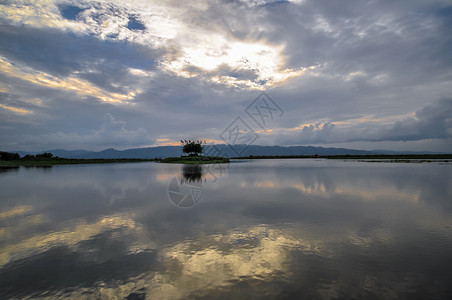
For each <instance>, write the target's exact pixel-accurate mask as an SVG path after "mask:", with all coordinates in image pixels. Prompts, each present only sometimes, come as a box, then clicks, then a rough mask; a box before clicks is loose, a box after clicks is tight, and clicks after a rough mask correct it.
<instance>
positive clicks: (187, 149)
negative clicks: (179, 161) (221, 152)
mask: <svg viewBox="0 0 452 300" xmlns="http://www.w3.org/2000/svg"><path fill="white" fill-rule="evenodd" d="M180 143H181V144H182V152H184V153H187V154H188V155H189V156H198V155H199V154H201V153H203V152H204V148H203V147H202V143H203V141H191V140H188V141H187V140H184V141H182V140H181V141H180ZM204 144H206V142H205V141H204Z"/></svg>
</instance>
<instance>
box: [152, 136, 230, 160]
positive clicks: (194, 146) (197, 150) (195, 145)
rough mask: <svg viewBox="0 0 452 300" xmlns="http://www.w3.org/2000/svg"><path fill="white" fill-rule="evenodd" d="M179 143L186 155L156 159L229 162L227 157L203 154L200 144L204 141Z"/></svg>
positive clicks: (182, 141)
mask: <svg viewBox="0 0 452 300" xmlns="http://www.w3.org/2000/svg"><path fill="white" fill-rule="evenodd" d="M180 143H181V145H182V152H183V153H185V154H187V155H185V156H181V157H167V158H164V159H160V160H158V161H159V162H162V163H171V164H223V163H228V162H229V158H227V157H220V156H203V155H202V154H203V153H204V147H203V146H202V144H203V143H204V144H207V142H206V141H201V140H196V141H192V140H181V141H180Z"/></svg>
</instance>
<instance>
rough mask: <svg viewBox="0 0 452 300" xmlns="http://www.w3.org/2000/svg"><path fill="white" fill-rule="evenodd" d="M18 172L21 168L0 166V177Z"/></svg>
mask: <svg viewBox="0 0 452 300" xmlns="http://www.w3.org/2000/svg"><path fill="white" fill-rule="evenodd" d="M17 171H19V167H15V166H11V167H9V166H0V175H2V174H5V173H7V172H17Z"/></svg>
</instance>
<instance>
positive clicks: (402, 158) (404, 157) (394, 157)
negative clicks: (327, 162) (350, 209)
mask: <svg viewBox="0 0 452 300" xmlns="http://www.w3.org/2000/svg"><path fill="white" fill-rule="evenodd" d="M284 158H326V159H345V160H347V159H350V160H367V159H374V160H375V159H377V160H385V161H386V160H387V161H392V162H410V160H421V161H429V160H432V159H435V160H438V159H442V160H448V159H449V160H450V159H452V154H370V155H260V156H253V155H250V156H241V157H233V159H284Z"/></svg>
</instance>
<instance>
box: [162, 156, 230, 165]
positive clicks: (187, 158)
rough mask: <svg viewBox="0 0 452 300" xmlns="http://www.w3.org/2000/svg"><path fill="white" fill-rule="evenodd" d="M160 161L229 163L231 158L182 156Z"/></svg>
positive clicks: (174, 162) (171, 162)
mask: <svg viewBox="0 0 452 300" xmlns="http://www.w3.org/2000/svg"><path fill="white" fill-rule="evenodd" d="M158 161H159V162H162V163H170V164H222V163H228V162H229V158H226V157H218V156H182V157H167V158H164V159H160V160H158Z"/></svg>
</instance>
